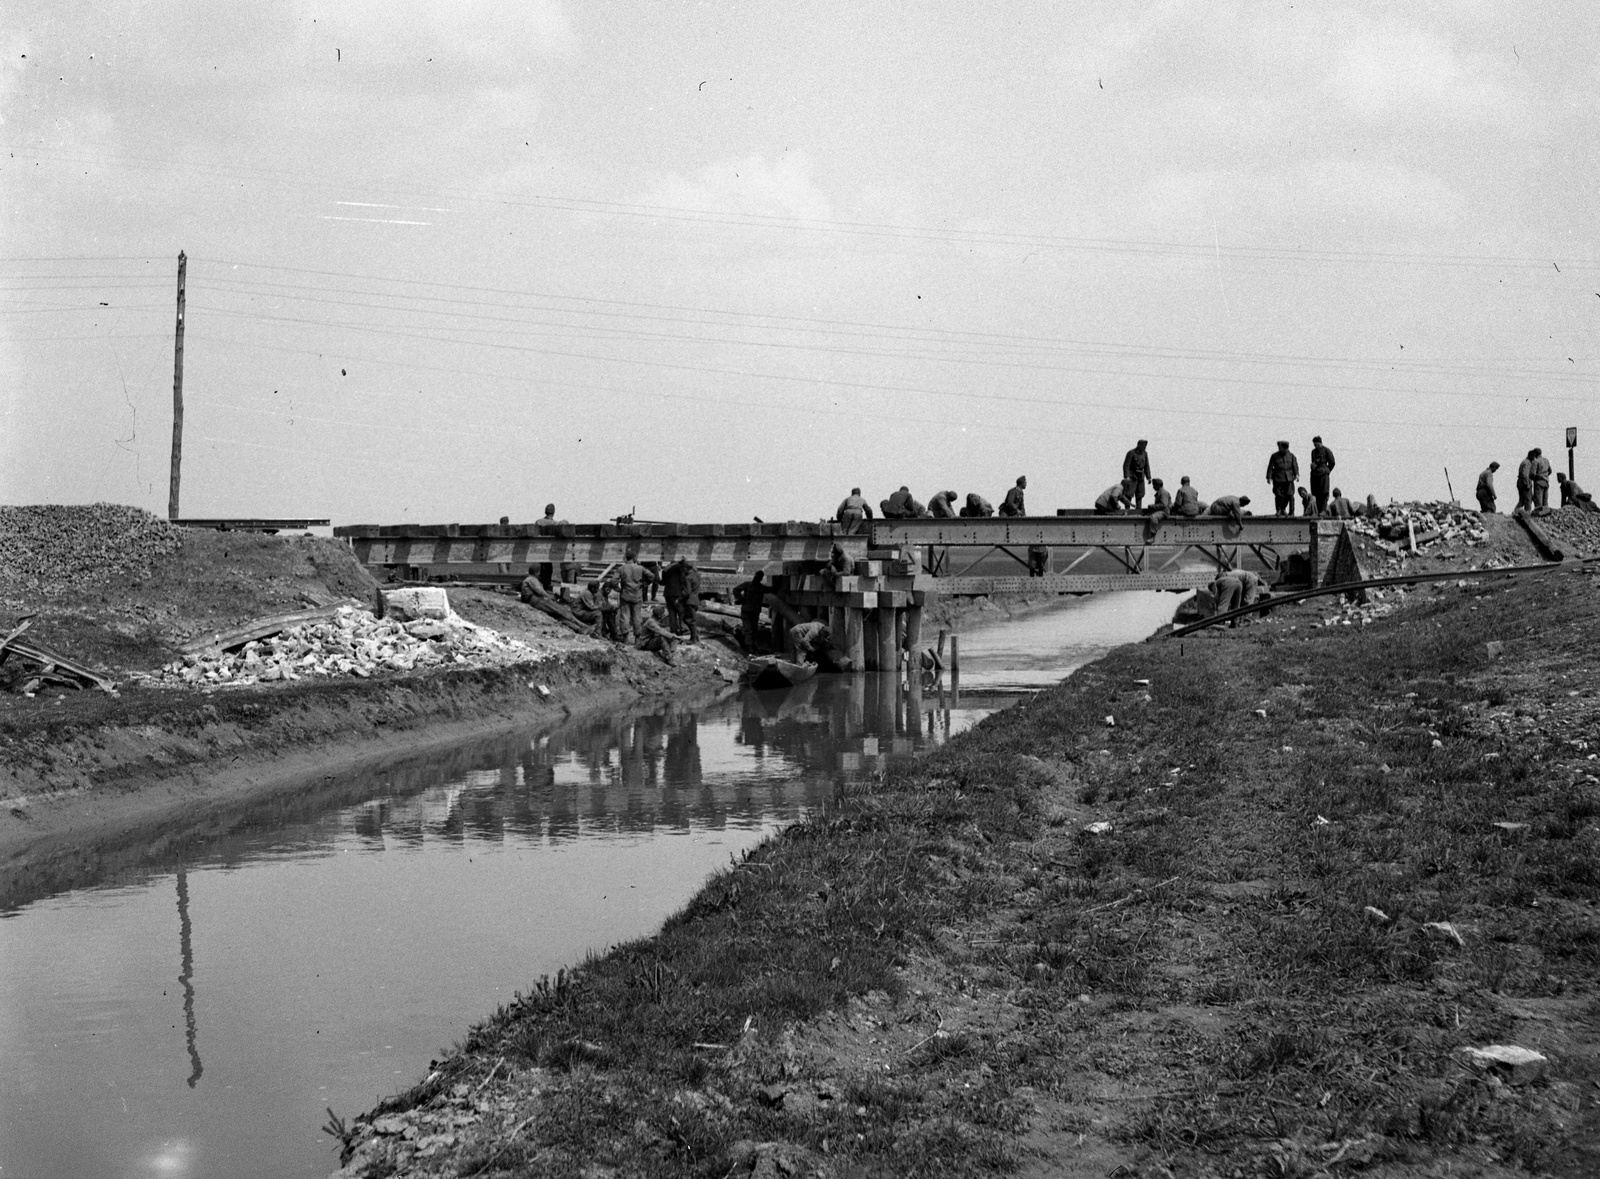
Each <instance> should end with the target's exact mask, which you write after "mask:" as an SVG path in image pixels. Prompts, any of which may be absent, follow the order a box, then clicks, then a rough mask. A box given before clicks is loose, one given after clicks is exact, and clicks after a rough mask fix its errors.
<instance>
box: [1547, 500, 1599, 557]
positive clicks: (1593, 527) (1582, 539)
mask: <svg viewBox="0 0 1600 1179" xmlns="http://www.w3.org/2000/svg"><path fill="white" fill-rule="evenodd" d="M1538 523H1539V527H1541V528H1543V529H1546V530H1547V531H1548V532H1549V533H1550V535H1551V536H1552V538H1554V539H1555V540H1556V542H1557V543H1559V544H1561V545H1562V546H1563V547H1564V548H1565V549H1567V551H1568V554H1569V555H1575V556H1579V557H1591V556H1595V555H1597V554H1600V512H1585V511H1583V510H1582V509H1581V508H1561V509H1560V510H1558V511H1554V512H1551V513H1550V514H1549V515H1548V516H1540V517H1539V518H1538Z"/></svg>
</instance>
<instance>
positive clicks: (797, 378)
mask: <svg viewBox="0 0 1600 1179" xmlns="http://www.w3.org/2000/svg"><path fill="white" fill-rule="evenodd" d="M206 310H207V311H209V312H210V313H212V314H214V315H224V316H228V317H230V318H236V319H248V320H257V321H261V322H266V323H289V324H297V325H309V326H313V327H321V328H335V329H338V330H344V331H357V332H367V333H373V334H378V335H385V336H394V337H398V338H401V339H409V340H422V341H427V342H430V343H436V344H454V345H456V346H457V347H467V348H493V349H499V350H504V351H511V352H524V353H531V354H535V355H541V356H559V357H563V358H567V359H573V360H594V361H600V362H602V363H609V364H630V365H639V366H645V367H649V368H659V369H667V370H672V371H679V372H692V373H700V374H704V375H711V376H730V377H746V378H752V379H757V380H776V381H790V382H795V383H800V384H807V385H816V386H821V387H830V388H839V389H857V390H862V391H865V392H872V393H905V394H911V395H914V396H919V397H925V396H934V397H959V398H968V399H977V400H982V401H1000V402H1011V403H1016V404H1023V405H1048V406H1052V407H1054V408H1058V409H1074V408H1100V409H1134V408H1144V409H1150V410H1155V409H1159V410H1160V412H1163V413H1178V414H1190V415H1198V416H1204V417H1223V418H1245V419H1249V420H1252V421H1257V420H1264V418H1263V415H1260V414H1235V413H1228V412H1226V411H1222V410H1202V409H1191V408H1187V407H1184V406H1178V405H1165V406H1160V407H1154V406H1144V407H1138V406H1131V405H1126V404H1121V403H1119V404H1116V405H1108V404H1105V403H1103V402H1092V401H1076V400H1074V401H1062V400H1058V399H1051V398H1038V397H1019V396H1015V395H1011V394H1003V393H970V392H955V391H950V390H943V389H930V388H926V387H923V386H916V385H889V384H880V383H877V382H870V381H852V380H844V379H838V378H821V377H808V376H802V375H798V374H793V373H768V372H757V371H752V370H748V369H733V368H721V367H717V366H713V365H697V364H683V363H678V362H675V361H667V360H646V359H643V358H640V357H629V356H605V355H600V354H596V353H591V352H575V351H569V350H566V349H557V348H538V347H534V346H532V345H527V344H504V343H498V342H495V341H489V340H453V339H449V338H446V337H440V336H432V335H426V334H422V333H418V332H408V331H401V330H399V329H396V328H389V327H381V326H376V325H367V324H356V323H341V324H328V323H326V322H325V321H321V320H314V319H307V318H304V317H300V316H285V315H264V314H261V313H259V312H247V311H234V310H230V309H227V308H220V307H207V308H206ZM1051 371H1055V372H1063V373H1072V374H1074V375H1090V376H1114V377H1137V378H1144V379H1150V380H1181V381H1198V382H1204V383H1207V384H1222V385H1246V386H1253V387H1263V388H1271V389H1286V388H1288V389H1313V390H1318V391H1322V392H1328V391H1333V392H1370V393H1387V394H1391V395H1393V394H1395V393H1397V392H1411V393H1422V394H1426V395H1430V396H1451V395H1452V394H1451V393H1450V392H1449V391H1448V390H1416V389H1412V390H1400V389H1396V388H1393V387H1388V386H1377V385H1342V384H1330V383H1325V382H1315V381H1277V380H1274V381H1268V380H1260V379H1255V378H1250V377H1211V376H1196V375H1190V374H1174V373H1159V372H1138V371H1130V370H1126V369H1100V368H1090V367H1086V366H1068V365H1060V366H1055V367H1054V368H1053V369H1052V370H1051ZM1541 400H1545V399H1543V398H1541ZM1549 400H1557V399H1554V398H1551V399H1549ZM1559 400H1572V399H1566V398H1562V399H1559ZM1273 420H1282V421H1308V422H1341V423H1351V424H1371V425H1380V424H1387V425H1415V426H1427V427H1432V426H1440V427H1444V428H1457V429H1469V428H1472V427H1470V426H1467V425H1462V424H1460V423H1454V422H1403V423H1402V422H1391V423H1379V422H1370V421H1367V420H1366V419H1357V418H1335V417H1329V416H1325V415H1319V416H1317V417H1294V416H1290V415H1281V414H1275V415H1273Z"/></svg>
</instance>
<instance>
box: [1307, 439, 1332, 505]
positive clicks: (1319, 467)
mask: <svg viewBox="0 0 1600 1179" xmlns="http://www.w3.org/2000/svg"><path fill="white" fill-rule="evenodd" d="M1333 467H1334V457H1333V451H1331V450H1329V449H1328V448H1327V447H1326V446H1324V445H1322V435H1320V434H1319V435H1317V436H1316V437H1315V438H1313V439H1312V440H1311V498H1312V499H1314V500H1316V501H1317V515H1319V516H1320V515H1323V514H1324V513H1325V512H1327V510H1328V478H1329V476H1330V475H1332V474H1333ZM1310 514H1311V513H1310V512H1307V513H1306V515H1308V516H1309V515H1310Z"/></svg>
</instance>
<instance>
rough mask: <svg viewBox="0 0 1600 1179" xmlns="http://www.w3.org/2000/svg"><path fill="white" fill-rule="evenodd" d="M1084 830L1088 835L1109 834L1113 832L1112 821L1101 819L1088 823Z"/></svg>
mask: <svg viewBox="0 0 1600 1179" xmlns="http://www.w3.org/2000/svg"><path fill="white" fill-rule="evenodd" d="M1083 830H1084V832H1085V833H1086V834H1088V835H1108V834H1110V833H1111V830H1112V827H1111V824H1110V823H1108V822H1106V821H1105V820H1104V819H1101V820H1099V821H1098V822H1094V823H1090V824H1088V825H1087V826H1086V827H1084V829H1083Z"/></svg>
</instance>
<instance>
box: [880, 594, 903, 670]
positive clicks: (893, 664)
mask: <svg viewBox="0 0 1600 1179" xmlns="http://www.w3.org/2000/svg"><path fill="white" fill-rule="evenodd" d="M898 613H899V611H898V610H896V609H895V608H894V607H893V606H879V607H878V670H879V671H898V670H899V669H900V644H899V633H900V626H899V619H898V618H897V617H896V615H897V614H898Z"/></svg>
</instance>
